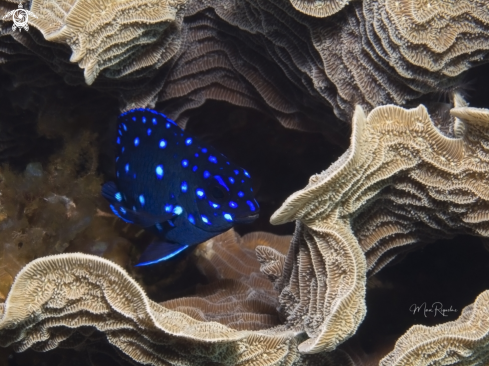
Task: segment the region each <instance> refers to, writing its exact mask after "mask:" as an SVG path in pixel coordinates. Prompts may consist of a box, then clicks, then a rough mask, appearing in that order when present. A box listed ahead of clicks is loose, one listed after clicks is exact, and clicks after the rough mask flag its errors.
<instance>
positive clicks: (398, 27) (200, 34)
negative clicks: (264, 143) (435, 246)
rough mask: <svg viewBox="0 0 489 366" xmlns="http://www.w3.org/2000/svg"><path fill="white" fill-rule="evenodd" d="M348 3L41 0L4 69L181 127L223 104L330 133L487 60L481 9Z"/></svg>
mask: <svg viewBox="0 0 489 366" xmlns="http://www.w3.org/2000/svg"><path fill="white" fill-rule="evenodd" d="M1 3H2V4H4V5H1V6H2V7H4V8H8V6H10V5H11V4H10V3H8V4H7V3H5V2H1ZM347 3H348V2H347V1H333V0H325V1H315V2H312V1H309V0H306V1H302V0H301V1H297V0H294V1H289V0H273V1H247V0H242V1H215V0H210V1H206V2H200V1H191V0H187V1H185V2H184V1H183V0H181V1H172V2H170V1H168V2H167V1H164V2H151V1H149V2H146V3H145V5H146V6H145V7H143V6H140V4H139V3H137V2H132V1H124V2H123V3H121V4H119V3H118V4H119V5H117V6H115V5H114V4H113V3H112V2H108V3H106V4H105V3H104V7H100V6H98V5H97V7H96V9H97V11H95V12H94V11H90V12H89V13H90V14H88V15H87V12H86V7H87V6H88V5H89V4H91V3H90V2H89V1H88V0H81V1H78V2H70V3H69V4H68V3H66V4H65V5H64V8H62V9H61V8H57V7H56V6H55V5H54V4H55V2H53V1H41V0H34V1H33V2H32V8H31V9H32V10H33V11H34V12H37V13H38V15H40V16H39V17H38V18H37V19H36V18H33V19H32V20H31V23H32V25H33V26H34V27H37V28H38V29H39V30H40V31H41V32H42V34H41V33H39V32H37V31H35V30H33V31H32V32H29V33H28V34H27V33H22V34H20V33H19V32H16V33H15V32H12V31H9V30H8V29H7V27H6V26H5V25H4V29H3V31H2V32H1V34H2V35H1V36H0V42H1V44H2V50H1V51H0V59H1V60H2V61H1V62H2V63H3V64H5V65H4V66H3V67H4V68H8V69H9V70H10V71H11V72H12V73H13V74H15V75H18V74H19V72H20V71H21V70H19V69H18V67H19V66H17V65H16V66H13V65H11V63H12V62H14V61H15V62H19V61H22V62H23V63H22V62H21V63H20V64H23V65H25V66H27V65H26V64H25V62H26V60H31V61H30V62H29V63H30V64H36V62H34V60H42V63H43V64H44V65H48V66H49V68H51V69H52V70H54V71H55V73H57V74H58V75H61V76H63V78H65V80H67V81H69V83H71V84H80V83H83V82H84V81H86V82H87V83H88V84H92V83H93V86H94V87H95V88H97V89H99V90H104V91H110V92H112V93H114V95H117V97H118V98H119V100H120V101H121V103H122V106H121V109H123V110H127V109H130V108H134V107H145V106H149V107H155V106H156V107H157V108H158V109H163V108H164V109H165V113H167V114H169V115H170V117H171V118H173V119H176V120H178V121H179V123H180V125H182V126H183V125H184V124H185V122H186V121H187V119H188V118H189V115H191V114H192V110H195V109H197V108H200V107H201V106H202V105H203V104H204V103H206V101H209V100H221V101H226V102H229V103H232V104H234V105H239V106H245V107H249V108H254V109H257V110H259V111H262V112H264V113H267V114H269V115H271V116H274V117H275V118H277V119H278V120H279V121H281V122H282V123H283V124H284V125H285V126H288V127H292V128H300V129H305V130H315V131H318V130H320V131H325V130H326V128H327V130H328V132H329V133H331V132H333V131H335V132H336V133H341V131H342V130H341V123H340V122H339V121H335V118H334V117H333V116H331V117H330V118H328V119H330V122H329V123H328V125H327V126H326V124H325V123H324V120H325V118H324V117H325V116H324V114H325V113H327V111H328V110H330V109H331V108H332V110H333V112H334V114H335V115H336V116H337V117H338V118H339V119H340V120H343V121H345V122H349V121H350V120H351V117H352V115H353V112H354V108H355V105H357V104H359V105H361V106H362V107H363V108H364V110H365V111H367V112H368V111H370V110H372V109H373V108H375V107H376V106H379V105H385V104H396V105H400V106H404V105H408V104H410V103H411V102H412V101H413V100H416V99H418V98H420V97H421V96H423V95H426V94H430V93H443V92H445V91H447V90H448V91H450V90H452V89H454V88H457V86H458V85H460V84H461V82H462V80H463V78H464V72H465V71H466V70H469V69H471V68H473V67H474V66H477V65H479V64H481V63H485V62H487V48H488V46H487V44H488V42H487V39H488V29H489V27H488V21H487V20H488V19H489V16H488V9H487V7H486V6H484V2H483V1H482V0H480V1H471V0H464V1H461V2H459V3H458V4H457V6H452V5H451V3H450V4H446V3H445V2H442V1H439V2H435V3H433V6H430V7H429V9H428V8H427V7H426V6H425V5H423V4H425V3H424V2H419V3H418V2H417V1H414V0H401V1H391V0H383V1H373V0H366V1H363V2H352V3H351V4H348V5H347ZM5 4H7V5H5ZM136 9H137V11H136ZM340 9H341V11H340ZM84 12H85V13H84ZM336 12H337V14H336V15H332V14H333V13H336ZM92 13H93V14H92ZM102 13H103V14H104V16H100V17H98V18H97V19H100V22H99V21H94V19H95V18H96V16H97V15H99V14H102ZM318 17H320V18H318ZM321 17H322V18H321ZM156 18H158V19H159V20H158V21H157V20H156ZM81 19H83V21H81ZM133 20H134V21H133ZM83 22H85V23H86V24H82V23H83ZM43 35H44V37H45V38H46V39H47V40H49V41H51V42H47V41H46V39H44V38H43ZM107 35H108V36H107ZM442 35H443V37H442ZM102 36H104V40H103V41H102V40H101V37H102ZM89 37H91V38H90V39H92V41H91V42H87V39H88V38H89ZM440 37H442V38H443V39H441V40H440ZM462 39H463V41H461V40H462ZM56 42H59V43H56ZM182 45H185V46H182ZM70 53H71V57H70ZM68 59H71V61H73V62H78V64H79V65H80V67H82V68H83V69H84V75H85V77H84V78H83V77H82V75H81V73H80V70H78V69H77V67H76V66H75V65H73V64H70V63H69V62H68ZM9 64H10V66H9ZM36 67H39V65H37V66H36ZM15 69H17V70H15ZM22 70H23V69H22ZM22 72H24V71H22ZM97 75H98V76H97ZM332 140H334V137H333V138H332Z"/></svg>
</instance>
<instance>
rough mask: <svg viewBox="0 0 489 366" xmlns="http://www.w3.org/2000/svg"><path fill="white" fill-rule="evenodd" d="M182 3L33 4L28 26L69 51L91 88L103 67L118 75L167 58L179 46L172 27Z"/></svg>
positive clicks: (46, 0)
mask: <svg viewBox="0 0 489 366" xmlns="http://www.w3.org/2000/svg"><path fill="white" fill-rule="evenodd" d="M184 3H185V1H184V0H165V1H159V0H150V1H144V2H143V1H136V0H124V1H98V0H76V1H75V0H71V1H65V2H62V3H60V2H58V1H55V0H34V1H33V2H32V6H31V11H32V12H33V13H34V14H36V15H37V18H32V19H29V22H30V23H31V24H32V25H33V26H35V27H36V28H38V29H39V30H40V31H41V32H42V34H43V35H44V37H45V38H46V40H48V41H51V42H56V43H64V44H67V45H68V46H70V47H71V49H72V51H73V53H72V55H71V58H70V61H71V62H77V63H78V65H79V66H80V67H81V68H82V69H84V76H85V80H86V83H87V84H89V85H90V84H92V83H93V82H94V81H95V78H96V77H97V75H98V74H99V73H100V72H101V71H102V70H103V69H106V68H109V69H111V73H112V74H116V75H118V76H122V75H125V74H127V73H129V72H132V71H134V70H138V69H141V68H144V67H147V66H152V67H159V66H161V65H162V64H163V63H165V62H166V61H167V60H168V59H170V58H171V57H172V56H173V55H174V53H175V52H176V50H177V49H178V47H179V37H176V36H175V34H174V33H176V28H175V26H174V25H173V26H172V24H174V23H175V20H176V18H177V12H178V11H179V10H180V9H181V8H182V6H183V5H184ZM165 32H167V33H168V34H166V35H165Z"/></svg>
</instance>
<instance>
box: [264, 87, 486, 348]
mask: <svg viewBox="0 0 489 366" xmlns="http://www.w3.org/2000/svg"><path fill="white" fill-rule="evenodd" d="M455 102H456V106H457V108H454V109H453V110H452V114H453V115H455V116H456V117H458V118H455V119H454V121H453V125H454V127H453V131H454V136H453V137H446V136H444V135H443V134H441V133H440V132H439V131H438V130H437V129H436V127H435V126H434V125H433V123H432V121H431V119H430V117H429V115H428V113H427V110H426V108H425V107H424V106H422V105H420V106H419V107H418V108H415V109H409V110H407V109H403V108H401V107H397V106H383V107H377V108H375V109H374V110H373V111H372V112H371V113H369V115H368V117H367V116H365V114H364V112H363V110H362V109H361V107H357V110H356V112H355V116H354V118H353V133H352V138H351V146H350V148H349V149H348V150H347V151H346V152H345V153H344V155H343V156H341V157H340V158H339V159H338V161H337V162H336V163H334V164H333V165H332V166H330V167H329V168H328V169H327V170H326V171H324V172H322V173H321V174H317V175H314V176H312V177H311V178H310V180H309V184H308V185H307V186H306V187H305V188H304V189H303V190H301V191H298V192H296V193H294V194H292V195H291V196H290V197H289V198H288V199H287V200H286V201H285V202H284V204H283V205H282V207H281V208H280V209H279V210H277V211H276V212H275V213H274V215H273V216H272V218H271V220H270V221H271V223H272V224H280V223H284V222H287V221H291V220H298V224H297V230H296V232H295V234H294V238H293V240H292V244H291V248H290V251H289V253H288V254H287V256H286V258H285V260H284V263H285V264H284V265H283V268H282V271H281V272H282V273H281V276H280V277H278V278H277V280H276V282H275V283H276V286H277V289H278V290H279V291H281V295H280V302H281V304H282V306H283V308H284V311H285V315H286V317H287V320H286V321H285V323H286V324H288V325H289V326H292V328H293V329H296V330H305V331H306V332H307V333H308V335H309V336H310V337H311V338H310V339H309V340H308V341H306V342H305V343H302V344H300V345H299V350H300V351H301V352H308V353H315V352H319V351H322V350H332V349H334V348H335V347H336V346H337V345H338V344H339V343H341V342H342V341H344V340H345V339H346V338H348V337H350V336H351V335H352V334H353V333H354V332H355V330H356V328H357V327H358V325H359V323H360V322H361V321H362V319H363V316H364V314H365V304H364V296H365V281H366V275H367V271H370V273H375V272H376V271H378V270H379V269H380V268H382V266H384V265H385V264H386V263H388V262H389V261H390V260H392V259H393V258H394V257H395V256H396V255H397V254H399V252H400V251H403V250H406V248H407V249H411V247H412V244H414V243H421V242H425V243H426V242H432V241H434V240H436V239H438V238H443V237H453V236H454V235H456V234H461V233H464V234H471V235H477V236H488V235H489V220H488V218H489V216H488V215H487V212H488V208H489V195H488V193H487V189H485V182H486V181H487V180H488V179H489V176H488V174H489V173H488V172H489V165H488V164H489V159H488V155H487V149H488V146H489V145H488V144H489V129H488V125H489V110H482V109H476V108H469V107H465V106H463V100H461V99H460V98H459V97H456V98H455Z"/></svg>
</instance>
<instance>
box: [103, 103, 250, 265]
mask: <svg viewBox="0 0 489 366" xmlns="http://www.w3.org/2000/svg"><path fill="white" fill-rule="evenodd" d="M117 147H118V154H117V157H116V176H117V179H116V181H115V182H108V183H105V184H104V185H103V187H102V194H103V196H104V197H105V198H106V199H107V200H108V201H109V203H110V207H111V209H112V211H113V212H114V214H116V215H117V216H118V217H120V218H121V219H123V220H124V221H126V222H129V223H134V224H138V225H141V226H143V227H144V228H146V229H147V230H150V231H152V232H154V233H155V234H157V235H158V236H159V237H160V238H161V239H162V240H163V241H162V242H160V243H153V244H151V245H150V246H149V247H148V248H147V250H146V251H145V252H144V253H143V254H142V256H141V258H140V263H139V264H138V265H147V264H152V263H157V262H160V261H163V260H166V259H168V258H171V257H173V256H175V255H176V254H178V253H180V252H181V251H183V250H185V249H186V248H188V247H190V246H193V245H196V244H199V243H201V242H203V241H205V240H208V239H210V238H212V237H214V236H216V235H218V234H220V233H222V232H224V231H226V230H228V229H230V228H231V227H232V226H233V225H234V224H236V223H248V222H252V221H253V220H255V219H256V218H257V217H258V212H259V206H258V203H257V202H256V200H255V198H254V196H253V190H252V187H251V178H250V175H249V174H248V172H246V170H244V169H243V168H241V167H239V166H237V165H235V164H233V163H232V162H230V161H229V160H228V159H227V158H226V157H225V156H224V155H222V154H221V153H219V152H218V151H217V150H216V149H214V148H213V147H212V146H208V145H207V144H205V143H203V142H202V141H199V139H197V138H194V137H192V136H190V135H189V134H187V133H186V132H185V131H183V130H182V129H181V128H180V127H178V125H177V124H176V123H175V122H173V121H172V120H170V119H169V118H167V117H166V116H165V115H163V114H161V113H158V112H156V111H153V110H150V109H134V110H131V111H129V112H126V113H123V114H121V115H120V116H119V119H118V136H117Z"/></svg>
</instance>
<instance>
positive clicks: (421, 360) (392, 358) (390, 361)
mask: <svg viewBox="0 0 489 366" xmlns="http://www.w3.org/2000/svg"><path fill="white" fill-rule="evenodd" d="M488 335H489V291H484V292H483V293H481V294H480V295H479V296H477V299H476V300H475V302H474V303H473V304H470V305H469V306H467V307H465V308H464V309H463V310H462V314H461V315H460V317H459V318H458V319H457V320H456V321H453V322H448V323H444V324H440V325H438V326H434V327H425V326H422V325H415V326H413V327H411V328H410V329H409V330H408V331H407V332H406V333H405V334H404V335H403V336H402V337H401V338H399V340H398V341H397V343H396V346H395V348H394V350H393V351H392V352H391V353H389V354H388V355H387V356H386V357H384V358H383V359H382V360H381V361H380V364H379V365H380V366H394V365H396V366H401V365H428V364H430V365H433V364H436V365H473V366H476V365H485V364H487V362H488V361H489V356H488V354H487V349H488V346H489V344H488V339H489V336H488Z"/></svg>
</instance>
